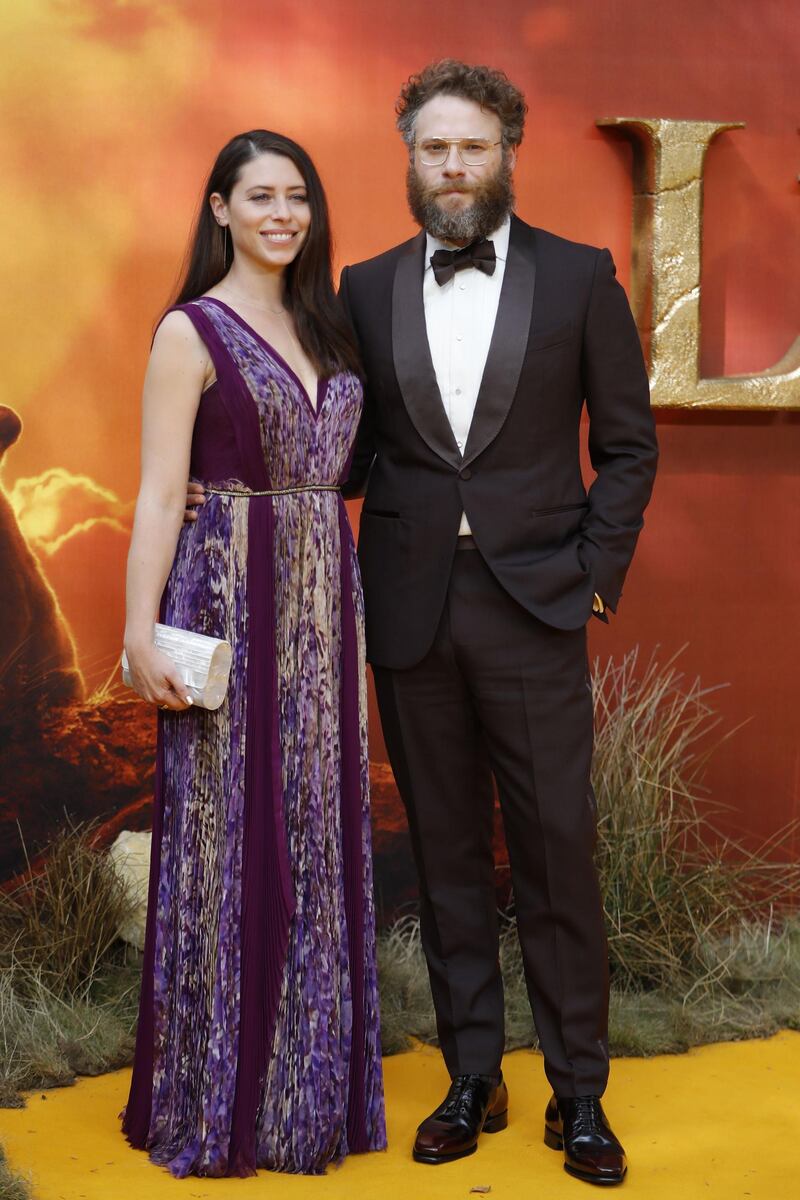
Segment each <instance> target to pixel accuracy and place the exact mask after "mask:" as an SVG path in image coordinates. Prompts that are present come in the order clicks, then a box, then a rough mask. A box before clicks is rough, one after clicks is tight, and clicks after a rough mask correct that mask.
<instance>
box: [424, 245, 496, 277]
mask: <svg viewBox="0 0 800 1200" xmlns="http://www.w3.org/2000/svg"><path fill="white" fill-rule="evenodd" d="M495 265H496V256H495V252H494V242H490V241H489V239H488V238H481V240H480V241H479V242H472V244H471V245H469V246H463V247H462V248H461V249H460V250H437V251H435V253H434V254H432V255H431V266H432V267H433V276H434V279H435V280H436V282H437V283H438V284H439V287H441V286H442V284H443V283H447V281H448V280H449V279H452V278H453V276H454V275H455V273H456V271H463V270H465V269H466V268H467V267H475V268H476V270H478V271H483V273H484V275H494V268H495Z"/></svg>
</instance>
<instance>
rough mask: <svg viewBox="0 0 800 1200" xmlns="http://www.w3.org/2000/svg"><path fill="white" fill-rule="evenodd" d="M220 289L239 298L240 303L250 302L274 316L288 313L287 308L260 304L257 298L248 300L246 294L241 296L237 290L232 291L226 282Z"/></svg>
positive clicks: (252, 305)
mask: <svg viewBox="0 0 800 1200" xmlns="http://www.w3.org/2000/svg"><path fill="white" fill-rule="evenodd" d="M220 291H224V292H225V293H226V294H227V295H228V296H230V297H231V298H232V299H233V300H238V301H239V303H240V304H249V305H250V306H251V307H252V308H258V309H260V310H261V311H262V312H268V313H272V315H273V316H274V317H280V316H283V315H285V313H286V309H285V308H270V307H269V305H267V304H259V303H258V301H257V300H248V298H247V297H246V296H239V295H238V294H237V293H236V292H232V291H231V289H230V288H229V287H228V286H227V285H225V284H223V285H222V287H221V288H220Z"/></svg>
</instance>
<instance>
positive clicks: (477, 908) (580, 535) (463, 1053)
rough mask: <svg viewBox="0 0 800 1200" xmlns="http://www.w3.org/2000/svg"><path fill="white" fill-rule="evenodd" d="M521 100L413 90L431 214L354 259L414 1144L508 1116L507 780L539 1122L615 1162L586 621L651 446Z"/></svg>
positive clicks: (615, 330)
mask: <svg viewBox="0 0 800 1200" xmlns="http://www.w3.org/2000/svg"><path fill="white" fill-rule="evenodd" d="M525 112H526V105H525V101H524V98H523V96H522V95H521V93H520V92H519V91H518V90H517V89H516V88H515V87H514V86H513V85H512V84H511V83H510V82H509V81H508V79H507V78H506V76H505V75H504V74H503V73H502V72H499V71H494V70H490V69H488V68H486V67H469V66H466V65H465V64H463V63H460V62H456V61H453V60H444V61H442V62H439V63H434V64H432V65H430V66H428V67H426V68H425V69H424V70H423V71H422V72H421V73H420V74H419V75H418V76H412V78H411V79H410V80H409V81H408V83H407V84H406V85H405V87H404V88H403V90H402V92H401V95H400V99H399V102H398V127H399V129H400V132H401V134H402V136H403V137H404V139H405V141H406V144H407V146H408V149H409V167H408V198H409V203H410V206H411V211H412V213H413V215H414V217H415V219H416V221H417V222H418V224H419V225H420V226H421V228H422V232H421V233H420V234H419V235H418V236H417V237H415V238H413V239H411V240H410V241H408V242H405V243H404V244H403V245H401V246H396V247H394V248H393V249H391V250H389V251H387V252H386V253H385V254H382V255H380V256H379V257H377V258H374V259H371V260H370V261H368V262H364V263H359V264H358V265H356V266H351V267H347V268H345V270H344V271H343V273H342V280H341V296H342V298H343V300H344V302H345V304H346V306H347V308H348V311H349V313H350V316H351V319H352V321H353V325H354V327H355V330H356V333H357V335H358V339H359V343H360V347H361V353H362V358H363V362H364V368H365V376H366V397H365V407H364V413H363V417H362V421H361V425H360V429H359V435H358V439H357V444H356V448H355V453H354V457H353V463H352V469H351V473H350V477H349V479H348V481H347V484H346V486H345V488H343V491H344V493H345V495H349V496H356V495H360V494H361V493H362V492H363V491H364V489H365V488H366V496H365V500H364V506H363V510H362V514H361V529H360V537H359V558H360V562H361V570H362V576H363V582H364V593H365V606H366V624H367V653H368V658H369V660H370V662H371V664H372V668H373V674H374V678H375V686H376V691H377V697H378V703H379V708H380V713H381V722H382V725H383V732H384V736H385V739H386V745H387V749H388V752H389V758H390V761H391V765H392V768H393V771H394V774H395V778H396V780H397V785H398V788H399V790H400V794H401V797H402V799H403V802H404V804H405V807H406V810H407V813H408V821H409V828H410V832H411V839H412V845H413V848H414V855H415V860H416V865H417V868H418V871H419V881H420V917H421V929H422V940H423V947H424V951H425V956H426V960H427V964H428V969H429V973H430V980H431V988H432V992H433V999H434V1005H435V1008H436V1019H437V1026H438V1031H439V1039H440V1043H441V1048H442V1053H443V1055H444V1059H445V1063H446V1066H447V1068H448V1070H449V1072H450V1075H451V1078H452V1084H451V1087H450V1089H449V1091H448V1094H447V1096H446V1098H445V1100H444V1102H443V1103H442V1104H441V1105H440V1106H439V1108H438V1109H437V1110H436V1111H435V1112H434V1113H432V1114H431V1116H430V1117H428V1118H426V1119H425V1120H424V1121H423V1122H422V1124H421V1125H420V1126H419V1129H418V1131H417V1136H416V1141H415V1144H414V1150H413V1154H414V1158H415V1159H416V1160H417V1161H418V1162H422V1163H432V1164H435V1163H444V1162H449V1161H453V1160H455V1159H458V1158H461V1157H463V1156H464V1155H467V1154H471V1153H473V1152H474V1151H475V1149H476V1148H477V1144H478V1139H479V1137H480V1134H481V1133H482V1132H487V1133H488V1132H495V1131H498V1130H501V1129H504V1128H505V1126H506V1124H507V1119H508V1118H507V1108H508V1094H507V1090H506V1086H505V1083H504V1082H503V1079H502V1074H501V1058H502V1053H503V1042H504V1032H503V989H502V979H501V975H500V968H499V964H498V921H497V910H496V902H495V889H494V863H493V857H492V809H493V792H492V779H493V778H494V781H495V782H496V785H497V791H498V795H499V799H500V805H501V809H502V813H503V820H504V825H505V831H506V841H507V844H508V852H509V859H510V865H511V878H512V883H513V889H514V902H515V909H516V915H517V924H518V929H519V937H520V943H521V947H522V955H523V963H524V968H525V976H526V981H527V986H528V992H529V996H530V1000H531V1005H532V1009H533V1013H534V1017H535V1021H536V1027H537V1030H538V1034H539V1040H540V1043H541V1047H542V1051H543V1054H544V1060H545V1070H546V1073H547V1077H548V1079H549V1081H550V1083H551V1084H552V1087H553V1092H554V1095H553V1098H552V1099H551V1101H550V1103H549V1105H548V1108H547V1111H546V1114H545V1141H546V1142H547V1144H548V1145H549V1146H552V1147H553V1148H556V1149H559V1150H560V1149H562V1148H563V1150H564V1155H565V1164H564V1165H565V1168H566V1169H567V1170H568V1171H569V1172H570V1173H571V1174H573V1175H576V1176H578V1177H579V1178H581V1179H585V1180H588V1181H590V1182H594V1183H603V1184H614V1183H620V1182H621V1181H622V1180H623V1179H624V1176H625V1172H626V1162H625V1155H624V1152H623V1150H622V1147H621V1145H620V1144H619V1142H618V1140H617V1139H616V1137H615V1136H614V1134H613V1132H612V1131H611V1129H610V1127H609V1125H608V1123H607V1121H606V1118H605V1115H604V1113H603V1110H602V1107H601V1104H600V1097H601V1096H602V1094H603V1092H604V1090H605V1086H606V1081H607V1077H608V1044H607V1023H608V965H607V950H606V941H605V932H604V926H603V912H602V903H601V898H600V894H599V890H598V884H597V876H596V871H595V867H594V862H593V850H594V842H595V804H594V796H593V793H592V789H591V784H590V779H589V772H590V764H591V753H592V697H591V689H590V681H589V675H588V666H587V658H586V624H587V622H588V620H589V618H590V616H591V615H592V612H593V611H594V612H595V614H596V615H597V616H598V617H599V618H600V619H602V620H607V616H606V614H605V611H604V610H605V609H606V608H610V609H611V610H612V611H615V610H616V606H617V602H618V600H619V597H620V595H621V590H622V583H623V580H624V577H625V574H626V572H627V569H628V567H629V565H630V561H631V558H632V555H633V551H634V548H635V545H636V540H637V537H638V533H639V530H640V528H641V526H642V513H643V511H644V509H645V507H646V505H647V502H648V500H649V497H650V492H651V488H652V483H653V476H654V473H655V466H656V458H657V447H656V439H655V431H654V426H653V420H652V416H651V412H650V404H649V393H648V383H647V375H646V371H645V368H644V363H643V360H642V354H641V349H640V345H639V340H638V335H637V332H636V327H635V324H634V321H633V318H632V316H631V313H630V309H629V307H628V302H627V300H626V297H625V293H624V292H623V290H622V288H621V287H620V285H619V284H618V283H617V282H616V280H615V278H614V265H613V262H612V260H611V255H610V254H609V252H608V251H607V250H597V249H595V248H593V247H591V246H585V245H579V244H577V243H574V242H568V241H565V240H564V239H562V238H559V237H556V236H554V235H553V234H550V233H546V232H545V231H544V230H541V229H534V228H532V227H530V226H528V225H526V224H524V222H522V221H521V220H519V219H518V218H517V217H516V216H514V215H512V212H513V207H514V195H513V190H512V184H511V177H512V171H513V168H514V165H515V162H516V155H517V149H518V146H519V144H520V142H521V140H522V133H523V125H524V118H525ZM584 402H585V403H586V407H587V410H588V414H589V420H590V425H589V449H590V454H591V459H592V464H593V467H594V469H595V472H596V478H595V479H594V481H593V483H592V485H591V487H590V488H589V491H588V494H587V492H586V490H585V488H584V485H583V482H582V478H581V471H580V459H579V436H578V434H579V424H580V417H581V411H582V408H583V405H584Z"/></svg>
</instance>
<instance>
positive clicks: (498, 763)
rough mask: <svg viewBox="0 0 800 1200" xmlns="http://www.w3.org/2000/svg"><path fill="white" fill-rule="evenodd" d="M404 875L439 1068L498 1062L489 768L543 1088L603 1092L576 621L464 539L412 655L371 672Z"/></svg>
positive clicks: (591, 803) (586, 740) (482, 1070)
mask: <svg viewBox="0 0 800 1200" xmlns="http://www.w3.org/2000/svg"><path fill="white" fill-rule="evenodd" d="M373 674H374V678H375V686H376V693H377V697H378V706H379V709H380V714H381V724H382V726H383V733H384V737H385V740H386V747H387V750H388V754H389V760H390V763H391V766H392V769H393V771H394V775H395V779H396V781H397V786H398V789H399V791H400V795H401V797H402V800H403V802H404V805H405V808H406V811H407V814H408V823H409V829H410V833H411V841H412V846H413V851H414V858H415V861H416V865H417V870H418V872H419V884H420V925H421V935H422V945H423V949H424V952H425V958H426V961H427V964H428V971H429V974H430V981H431V990H432V992H433V1001H434V1007H435V1010H436V1021H437V1028H438V1033H439V1041H440V1045H441V1048H442V1052H443V1054H444V1059H445V1063H446V1065H447V1068H448V1070H449V1072H450V1074H451V1076H455V1075H461V1074H472V1073H475V1074H481V1075H495V1076H496V1075H498V1074H499V1072H500V1063H501V1058H502V1054H503V1047H504V1020H503V1017H504V1009H503V983H502V977H501V974H500V966H499V958H498V955H499V924H498V915H497V904H496V898H495V879H494V857H493V849H492V830H493V808H494V796H493V789H492V776H494V780H495V782H496V785H497V794H498V797H499V801H500V808H501V812H502V817H503V824H504V828H505V836H506V844H507V847H508V855H509V864H510V868H511V882H512V887H513V893H514V905H515V910H516V917H517V926H518V933H519V940H520V945H521V949H522V960H523V965H524V970H525V980H526V984H527V989H528V996H529V998H530V1002H531V1008H532V1011H533V1016H534V1021H535V1024H536V1029H537V1033H538V1035H539V1042H540V1045H541V1048H542V1052H543V1054H544V1060H545V1071H546V1073H547V1077H548V1079H549V1081H550V1083H551V1085H552V1087H553V1090H554V1091H555V1093H556V1095H557V1096H560V1097H567V1096H580V1095H602V1094H603V1092H604V1090H605V1086H606V1081H607V1078H608V953H607V945H606V936H605V928H604V922H603V909H602V902H601V898H600V891H599V887H598V881H597V872H596V869H595V865H594V847H595V841H596V823H595V817H596V808H595V800H594V794H593V792H592V788H591V783H590V767H591V755H592V695H591V684H590V680H589V673H588V663H587V657H586V630H585V628H581V629H577V630H561V629H555V628H553V627H552V626H548V625H545V624H544V623H543V622H541V621H539V620H538V619H537V618H536V617H534V616H532V615H531V614H530V613H529V612H527V610H526V609H524V608H523V607H522V606H521V605H520V604H518V603H517V602H516V601H515V600H514V599H512V597H511V596H510V595H509V594H508V593H507V592H506V591H505V590H504V589H503V588H502V587H501V586H500V584H499V583H498V582H497V580H496V579H495V578H494V576H493V575H492V573H491V571H490V570H489V568H488V566H487V565H486V563H485V561H484V560H483V558H482V556H481V555H480V553H479V552H478V551H477V550H476V549H461V550H459V552H457V553H456V555H455V561H454V563H453V568H452V573H451V577H450V581H449V586H448V592H447V598H446V601H445V605H444V610H443V613H442V617H441V620H440V623H439V627H438V629H437V632H436V636H435V639H434V642H433V645H432V647H431V649H430V651H429V652H428V654H427V655H426V656H425V658H424V659H423V660H422V661H421V662H420V663H418V664H417V665H416V666H414V667H411V668H409V669H406V670H393V669H389V668H386V667H373Z"/></svg>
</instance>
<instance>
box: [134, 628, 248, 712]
mask: <svg viewBox="0 0 800 1200" xmlns="http://www.w3.org/2000/svg"><path fill="white" fill-rule="evenodd" d="M153 641H154V642H155V645H156V647H157V648H158V649H159V650H161V651H163V653H164V654H166V655H167V656H168V657H169V658H171V659H172V661H173V662H174V663H175V666H176V667H177V668H178V671H179V673H180V676H181V679H182V680H183V682H184V683H185V684H186V691H187V694H188V695H189V696H191V699H192V704H197V705H199V707H200V708H210V709H214V708H219V706H220V704H222V701H223V700H224V699H225V692H226V691H227V688H228V677H229V676H230V672H231V660H232V658H233V651H232V649H231V644H230V642H226V641H223V640H222V639H221V638H213V637H208V636H207V635H206V634H205V633H192V631H191V630H190V629H175V627H174V626H173V625H159V624H158V623H156V625H155V632H154V636H153ZM122 682H123V683H124V684H126V685H127V686H128V687H131V686H132V685H131V676H130V671H129V669H128V656H127V654H126V653H125V651H124V650H123V651H122Z"/></svg>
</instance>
